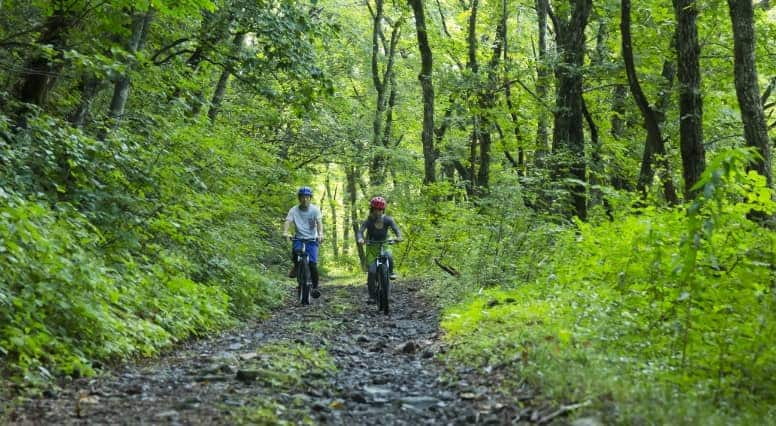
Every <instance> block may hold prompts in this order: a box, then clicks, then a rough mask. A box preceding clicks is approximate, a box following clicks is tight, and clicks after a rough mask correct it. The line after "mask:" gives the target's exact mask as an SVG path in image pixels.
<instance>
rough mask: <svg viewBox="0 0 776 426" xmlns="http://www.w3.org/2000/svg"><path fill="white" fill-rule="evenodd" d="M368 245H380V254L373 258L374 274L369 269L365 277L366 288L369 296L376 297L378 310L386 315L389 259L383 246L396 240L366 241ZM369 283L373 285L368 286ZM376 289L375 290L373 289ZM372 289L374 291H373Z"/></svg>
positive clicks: (387, 307)
mask: <svg viewBox="0 0 776 426" xmlns="http://www.w3.org/2000/svg"><path fill="white" fill-rule="evenodd" d="M366 243H367V244H368V245H378V244H379V245H380V253H379V254H378V255H377V257H376V258H375V260H374V262H372V264H373V265H374V273H372V272H371V271H372V268H371V267H370V268H369V272H368V275H367V287H368V290H369V292H370V296H377V300H378V304H377V306H378V309H379V310H380V311H383V313H385V314H388V312H389V303H390V302H389V294H390V286H391V280H390V278H389V276H388V271H389V270H390V266H391V265H390V262H391V260H390V258H389V257H388V253H387V251H386V249H385V246H386V245H388V244H394V243H396V240H385V241H367V242H366ZM370 283H374V284H373V285H371V286H370ZM374 287H376V288H374ZM373 288H374V291H373Z"/></svg>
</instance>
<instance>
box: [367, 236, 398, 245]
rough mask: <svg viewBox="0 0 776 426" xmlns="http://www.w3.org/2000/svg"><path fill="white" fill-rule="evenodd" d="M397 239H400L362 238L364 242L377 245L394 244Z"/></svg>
mask: <svg viewBox="0 0 776 426" xmlns="http://www.w3.org/2000/svg"><path fill="white" fill-rule="evenodd" d="M399 241H401V240H397V239H395V238H391V239H388V240H383V241H376V240H364V244H372V245H377V244H396V243H398V242H399Z"/></svg>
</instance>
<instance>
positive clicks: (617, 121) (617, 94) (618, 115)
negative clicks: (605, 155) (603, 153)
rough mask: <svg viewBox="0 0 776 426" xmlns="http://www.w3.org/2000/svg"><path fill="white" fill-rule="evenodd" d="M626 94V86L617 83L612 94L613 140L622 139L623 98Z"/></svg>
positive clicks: (623, 130)
mask: <svg viewBox="0 0 776 426" xmlns="http://www.w3.org/2000/svg"><path fill="white" fill-rule="evenodd" d="M627 96H628V86H626V85H624V84H617V85H616V86H614V93H613V94H612V130H611V134H612V137H613V138H614V139H615V140H622V138H623V137H624V136H625V118H624V117H625V112H626V111H625V100H626V97H627Z"/></svg>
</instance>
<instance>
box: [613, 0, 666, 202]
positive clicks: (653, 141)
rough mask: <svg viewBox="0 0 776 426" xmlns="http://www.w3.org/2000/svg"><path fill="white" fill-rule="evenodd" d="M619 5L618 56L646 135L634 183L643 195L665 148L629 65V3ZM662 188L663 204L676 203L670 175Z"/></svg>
mask: <svg viewBox="0 0 776 426" xmlns="http://www.w3.org/2000/svg"><path fill="white" fill-rule="evenodd" d="M621 5H622V9H621V21H620V31H621V33H622V56H623V61H624V62H625V73H626V74H627V75H628V84H629V86H630V89H631V94H632V95H633V100H634V101H635V102H636V105H637V106H638V107H639V110H640V111H641V115H642V117H643V118H644V129H645V130H646V131H647V142H646V144H644V155H643V157H642V161H641V170H640V172H639V180H638V183H637V188H638V189H639V190H640V191H641V192H642V193H646V188H647V186H649V184H650V183H651V182H652V178H653V177H654V174H655V170H654V169H653V167H652V164H653V163H654V158H655V155H659V156H661V157H663V158H664V157H665V147H664V145H663V136H662V134H661V131H660V120H659V118H658V113H657V112H656V111H655V110H654V109H653V108H652V107H651V106H650V105H649V101H647V97H646V95H644V91H643V90H642V89H641V84H640V83H639V80H638V77H637V75H636V66H635V65H634V63H633V47H632V42H631V33H630V27H631V18H630V0H622V2H621ZM664 70H665V68H664ZM666 164H667V162H666ZM663 185H664V191H665V197H666V200H668V202H669V203H671V204H675V203H676V202H677V198H676V191H675V190H674V186H673V183H672V182H671V177H670V173H667V176H666V178H665V179H663Z"/></svg>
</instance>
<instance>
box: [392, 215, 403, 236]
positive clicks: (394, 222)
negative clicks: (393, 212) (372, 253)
mask: <svg viewBox="0 0 776 426" xmlns="http://www.w3.org/2000/svg"><path fill="white" fill-rule="evenodd" d="M390 226H391V229H393V233H394V235H396V239H397V240H401V239H402V238H401V231H399V227H398V226H396V221H395V220H394V219H393V218H391V223H390Z"/></svg>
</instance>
